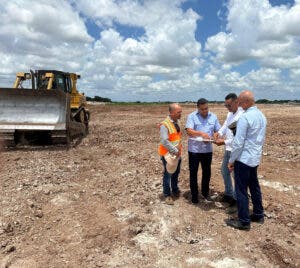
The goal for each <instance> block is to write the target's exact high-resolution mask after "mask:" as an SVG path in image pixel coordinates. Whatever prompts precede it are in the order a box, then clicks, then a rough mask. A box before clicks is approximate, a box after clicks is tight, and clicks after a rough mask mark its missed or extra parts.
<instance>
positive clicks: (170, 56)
mask: <svg viewBox="0 0 300 268" xmlns="http://www.w3.org/2000/svg"><path fill="white" fill-rule="evenodd" d="M0 21H1V24H0V41H1V42H0V61H1V65H0V86H1V87H7V86H11V85H12V82H13V80H14V77H15V73H16V72H17V71H28V70H29V69H58V70H64V71H69V72H76V73H79V74H81V80H80V82H79V88H80V90H81V91H83V92H85V93H86V95H88V96H91V97H93V96H95V95H97V96H101V97H108V98H111V99H112V100H114V101H167V100H169V101H185V100H191V101H195V100H197V99H198V98H200V97H205V98H207V99H209V100H223V99H224V96H225V95H227V94H228V93H229V92H236V93H239V92H240V91H241V90H243V89H246V88H247V89H251V90H253V91H254V92H255V95H256V98H257V99H262V98H266V99H270V100H274V99H300V0H270V1H269V0H228V1H225V0H224V1H221V0H209V1H207V0H97V1H95V0H51V1H49V0H39V1H36V0H10V1H1V2H0Z"/></svg>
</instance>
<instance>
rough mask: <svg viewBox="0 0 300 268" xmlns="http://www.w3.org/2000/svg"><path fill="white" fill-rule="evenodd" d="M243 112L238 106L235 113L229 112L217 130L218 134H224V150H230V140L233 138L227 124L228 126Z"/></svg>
mask: <svg viewBox="0 0 300 268" xmlns="http://www.w3.org/2000/svg"><path fill="white" fill-rule="evenodd" d="M243 112H244V110H243V108H242V107H239V108H238V109H237V111H236V112H235V113H233V112H229V113H228V114H227V118H226V120H225V122H224V124H223V126H222V127H221V128H220V130H219V131H218V133H219V135H221V136H225V140H224V142H225V148H226V151H230V152H231V151H232V141H233V138H234V136H233V133H232V131H231V130H230V129H229V128H228V126H230V125H231V124H232V123H233V122H236V121H238V120H239V118H240V116H241V115H242V114H243Z"/></svg>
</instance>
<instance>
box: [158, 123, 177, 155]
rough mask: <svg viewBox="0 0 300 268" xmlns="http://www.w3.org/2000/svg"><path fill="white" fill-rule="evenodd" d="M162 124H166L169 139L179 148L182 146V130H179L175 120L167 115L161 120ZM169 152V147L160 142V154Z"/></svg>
mask: <svg viewBox="0 0 300 268" xmlns="http://www.w3.org/2000/svg"><path fill="white" fill-rule="evenodd" d="M161 124H162V125H164V126H165V127H166V128H167V129H168V132H169V137H168V140H169V141H170V142H171V144H172V145H174V146H175V147H177V148H178V149H180V148H181V132H177V130H176V128H175V126H174V124H173V122H172V121H171V120H170V118H169V117H167V118H166V119H165V120H164V121H162V122H161ZM167 152H168V149H167V148H166V147H165V146H163V145H162V144H159V147H158V153H159V155H161V156H163V155H165V154H166V153H167Z"/></svg>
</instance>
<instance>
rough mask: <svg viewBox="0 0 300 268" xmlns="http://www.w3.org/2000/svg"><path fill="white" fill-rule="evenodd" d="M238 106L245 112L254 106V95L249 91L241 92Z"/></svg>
mask: <svg viewBox="0 0 300 268" xmlns="http://www.w3.org/2000/svg"><path fill="white" fill-rule="evenodd" d="M238 102H239V105H240V106H241V107H242V108H243V109H244V110H247V109H248V108H250V107H251V106H253V105H254V103H255V100H254V94H253V92H252V91H250V90H244V91H242V92H241V94H240V95H239V98H238Z"/></svg>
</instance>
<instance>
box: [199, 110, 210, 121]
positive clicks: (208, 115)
mask: <svg viewBox="0 0 300 268" xmlns="http://www.w3.org/2000/svg"><path fill="white" fill-rule="evenodd" d="M196 114H197V115H199V116H200V117H201V118H203V119H206V118H208V117H210V116H211V112H210V111H208V114H207V117H205V118H204V117H202V115H201V114H200V113H199V111H198V110H197V113H196Z"/></svg>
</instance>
